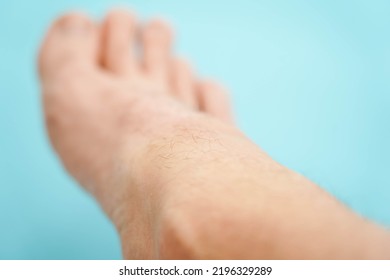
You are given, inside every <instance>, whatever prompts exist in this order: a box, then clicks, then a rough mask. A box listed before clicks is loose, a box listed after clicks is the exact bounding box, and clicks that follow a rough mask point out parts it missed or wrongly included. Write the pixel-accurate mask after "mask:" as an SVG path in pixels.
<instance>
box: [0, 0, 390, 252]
mask: <svg viewBox="0 0 390 280" xmlns="http://www.w3.org/2000/svg"><path fill="white" fill-rule="evenodd" d="M0 1H1V2H0V3H1V4H0V34H1V36H0V58H1V59H0V259H112V258H113V259H116V258H120V257H121V253H120V244H119V239H118V237H117V235H116V233H115V230H114V228H113V226H112V225H111V224H110V222H109V221H108V220H107V218H106V217H105V216H104V215H103V213H102V211H101V210H100V208H99V207H98V206H97V205H96V204H95V202H94V201H93V200H92V198H90V197H89V196H88V195H87V194H86V193H85V192H84V191H82V190H81V189H80V188H79V187H78V186H77V184H76V183H75V182H74V181H73V180H72V179H71V178H69V177H68V175H66V173H65V172H64V170H63V169H62V167H61V165H60V164H59V161H58V160H57V158H56V156H55V154H54V153H53V151H52V150H51V148H50V146H49V143H48V140H47V138H46V135H45V130H44V126H43V123H42V113H41V104H40V95H39V84H38V81H37V75H36V70H35V69H36V66H35V55H36V51H37V48H38V46H39V44H40V41H41V39H42V36H43V35H44V32H45V30H46V28H47V26H48V24H49V23H50V22H51V21H52V20H53V19H54V18H55V17H56V16H57V15H59V14H60V13H62V12H64V11H67V10H72V9H81V10H84V11H86V12H88V13H89V14H91V15H92V16H94V17H95V18H97V19H98V18H101V17H102V16H103V15H104V12H105V11H106V10H107V9H108V8H109V7H112V6H114V5H116V4H124V5H126V6H130V7H133V8H134V9H135V10H136V11H137V13H138V14H139V15H140V17H141V18H143V19H147V18H150V17H151V16H153V15H162V16H164V17H165V18H167V19H168V20H169V21H171V22H172V23H173V24H174V26H175V27H176V28H177V29H176V31H177V34H178V35H179V38H178V46H177V49H178V51H179V52H180V53H181V54H182V55H185V56H187V57H189V58H190V59H191V60H192V61H194V62H196V68H197V69H198V71H199V72H200V73H201V74H202V75H205V76H211V77H215V78H217V79H220V80H222V81H223V82H224V83H225V84H226V85H227V86H228V87H229V88H230V89H231V91H232V94H233V99H234V104H235V109H236V113H237V116H238V123H239V125H240V127H241V128H242V129H243V130H244V131H245V132H246V133H247V134H248V135H249V136H250V137H251V138H252V139H253V140H254V141H255V142H256V143H258V144H259V145H261V147H263V148H264V149H265V150H266V151H267V152H268V153H270V154H271V155H272V156H273V157H275V158H276V159H277V160H278V161H280V162H282V163H283V164H286V165H287V166H289V167H291V168H293V169H295V170H297V171H299V172H301V173H302V174H304V175H306V176H308V177H309V178H311V179H312V180H314V181H315V182H317V183H319V184H320V185H321V186H322V187H324V188H326V189H327V190H328V191H330V192H331V193H332V194H334V195H335V196H337V197H338V198H339V199H340V200H342V201H343V202H345V203H346V204H348V205H349V206H350V207H352V208H353V209H354V210H356V211H358V212H359V213H361V214H362V215H364V216H366V217H368V218H370V219H373V220H375V221H377V222H380V223H383V224H385V225H390V206H389V205H390V176H389V175H390V172H389V171H390V162H389V161H390V148H389V144H390V128H389V127H390V125H389V120H390V94H389V93H390V31H389V30H390V17H389V14H390V2H389V1H388V0H383V1H380V0H370V1H359V0H351V1H342V0H337V1H336V0H331V1H330V0H327V1H307V0H302V1H280V0H269V1H260V0H253V1H249V0H240V1H216V0H213V1H206V0H204V1H173V0H171V1H162V0H159V1H157V0H155V1H151V0H150V1H148V0H144V1H128V2H126V3H114V2H112V1H104V0H100V1H96V0H94V1H92V0H88V1H87V0H77V1H76V0H66V1H65V0H61V1H51V0H35V1H20V0H14V1H6V0H0Z"/></svg>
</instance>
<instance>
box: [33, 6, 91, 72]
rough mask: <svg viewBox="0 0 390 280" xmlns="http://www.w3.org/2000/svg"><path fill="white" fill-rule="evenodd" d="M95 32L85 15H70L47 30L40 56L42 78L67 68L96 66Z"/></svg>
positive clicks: (60, 19) (63, 17)
mask: <svg viewBox="0 0 390 280" xmlns="http://www.w3.org/2000/svg"><path fill="white" fill-rule="evenodd" d="M97 51H98V30H97V26H96V24H95V23H94V22H93V21H92V20H90V19H89V18H88V17H87V16H85V15H82V14H79V13H70V14H67V15H64V16H62V17H61V18H59V19H58V20H57V21H56V22H55V23H54V24H53V25H52V27H51V28H50V30H49V32H48V34H47V36H46V39H45V41H44V43H43V45H42V48H41V51H40V55H39V70H40V74H41V77H45V76H47V75H51V74H55V73H56V72H58V71H59V70H60V69H62V68H63V67H64V66H66V65H74V64H81V65H85V66H95V65H97Z"/></svg>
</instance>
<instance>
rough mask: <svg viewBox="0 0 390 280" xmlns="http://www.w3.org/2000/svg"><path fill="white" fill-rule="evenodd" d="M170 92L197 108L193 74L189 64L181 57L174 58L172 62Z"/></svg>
mask: <svg viewBox="0 0 390 280" xmlns="http://www.w3.org/2000/svg"><path fill="white" fill-rule="evenodd" d="M172 92H173V94H174V95H175V96H176V97H177V98H178V99H179V100H181V101H182V102H183V103H185V104H187V105H188V106H189V107H191V108H196V109H198V108H197V105H198V104H197V99H196V96H195V94H196V93H195V81H194V74H193V72H192V70H191V67H190V65H189V64H188V63H187V62H186V61H184V60H182V59H175V60H174V61H173V63H172Z"/></svg>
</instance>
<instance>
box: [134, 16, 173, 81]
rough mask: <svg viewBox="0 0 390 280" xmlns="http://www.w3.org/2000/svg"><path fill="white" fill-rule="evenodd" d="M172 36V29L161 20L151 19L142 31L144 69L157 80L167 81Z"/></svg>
mask: <svg viewBox="0 0 390 280" xmlns="http://www.w3.org/2000/svg"><path fill="white" fill-rule="evenodd" d="M172 37H173V36H172V31H171V30H170V28H169V26H168V24H167V23H165V22H163V21H158V20H155V21H152V22H150V23H148V24H147V25H146V26H145V27H144V29H143V31H142V36H141V40H142V42H141V43H142V47H143V66H144V70H145V72H146V74H147V75H148V76H150V77H152V78H153V79H156V80H158V81H163V82H167V81H168V69H169V66H170V64H171V45H172Z"/></svg>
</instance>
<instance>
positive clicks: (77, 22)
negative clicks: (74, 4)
mask: <svg viewBox="0 0 390 280" xmlns="http://www.w3.org/2000/svg"><path fill="white" fill-rule="evenodd" d="M60 27H61V29H62V31H64V32H65V33H69V34H72V35H73V34H77V35H85V34H87V33H88V32H89V31H90V30H91V27H92V24H91V22H90V21H88V20H87V19H86V18H84V17H82V16H78V15H72V16H67V17H64V18H63V19H62V20H61V22H60Z"/></svg>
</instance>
